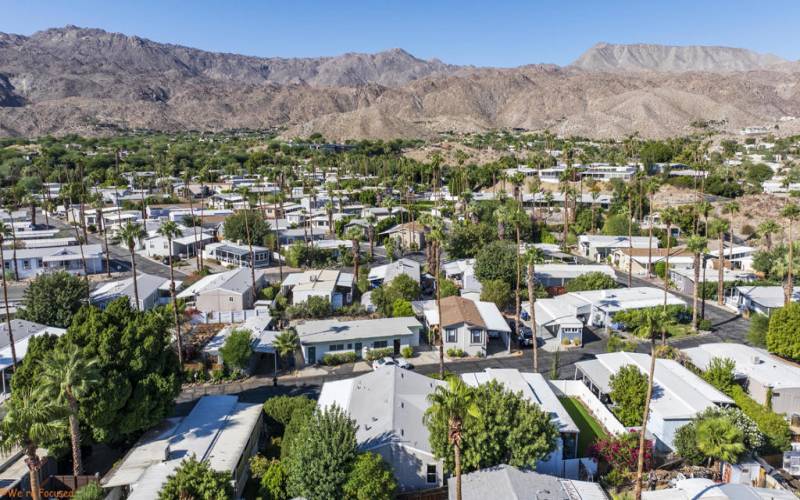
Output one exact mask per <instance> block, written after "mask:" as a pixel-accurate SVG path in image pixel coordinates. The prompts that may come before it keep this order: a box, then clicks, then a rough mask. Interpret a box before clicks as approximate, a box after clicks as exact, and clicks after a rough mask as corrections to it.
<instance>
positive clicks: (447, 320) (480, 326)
mask: <svg viewBox="0 0 800 500" xmlns="http://www.w3.org/2000/svg"><path fill="white" fill-rule="evenodd" d="M440 303H441V311H442V312H441V316H442V317H441V321H440V322H439V323H440V324H441V328H442V329H443V332H444V333H443V339H444V349H445V351H447V350H448V349H461V350H462V351H464V352H465V353H467V354H468V355H470V356H479V355H485V354H486V344H487V342H488V336H489V335H488V331H487V330H488V327H487V325H486V321H484V319H483V316H481V312H480V310H479V309H478V306H477V305H476V304H475V302H474V301H472V300H469V299H465V298H464V297H458V296H455V295H453V296H451V297H447V298H444V299H442V300H441V301H440Z"/></svg>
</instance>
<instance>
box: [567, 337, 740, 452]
mask: <svg viewBox="0 0 800 500" xmlns="http://www.w3.org/2000/svg"><path fill="white" fill-rule="evenodd" d="M628 365H630V366H634V367H636V368H637V369H638V370H639V371H640V372H642V373H643V374H645V375H647V374H648V373H649V370H650V355H649V354H641V353H634V352H611V353H605V354H597V355H595V359H590V360H586V361H578V362H577V363H575V378H576V379H578V380H582V381H583V382H584V383H585V384H586V385H587V386H588V387H589V389H591V390H592V392H593V393H595V395H597V396H598V397H599V398H600V399H601V400H602V401H604V402H607V403H608V402H609V401H611V398H610V394H611V376H612V375H614V374H616V373H617V372H618V371H619V369H620V368H622V367H623V366H628ZM653 387H654V390H653V399H652V401H651V402H650V417H649V420H648V424H647V430H648V431H650V432H652V433H653V435H654V436H655V437H656V446H657V447H658V448H659V449H662V450H672V449H673V447H674V444H673V440H674V439H675V432H676V431H677V430H678V429H679V428H680V427H682V426H684V425H686V424H688V423H689V422H691V421H692V420H693V419H694V418H695V416H696V415H697V414H698V413H701V412H703V411H704V410H706V409H708V408H711V407H714V406H729V405H732V404H733V400H732V399H731V398H729V397H728V396H726V395H725V394H723V393H721V392H720V391H718V390H717V389H715V388H714V387H713V386H711V385H710V384H709V383H707V382H706V381H705V380H703V379H701V378H700V377H698V376H697V375H695V374H694V373H692V372H691V371H689V370H688V369H686V368H685V367H683V366H682V365H681V364H680V363H678V362H676V361H673V360H671V359H657V360H656V369H655V374H654V385H653Z"/></svg>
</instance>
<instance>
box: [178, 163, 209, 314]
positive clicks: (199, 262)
mask: <svg viewBox="0 0 800 500" xmlns="http://www.w3.org/2000/svg"><path fill="white" fill-rule="evenodd" d="M189 181H191V177H190V176H189V170H188V169H187V170H186V171H185V172H184V177H183V188H184V194H185V195H186V199H187V200H189V215H190V216H191V217H192V229H193V230H194V253H195V261H196V262H197V272H198V273H199V272H200V269H201V267H202V266H203V257H202V256H201V255H200V243H199V242H198V238H199V237H200V235H199V234H197V225H196V224H195V223H194V194H192V190H191V189H189ZM201 194H204V193H203V192H202V191H201ZM200 213H201V214H202V212H200ZM202 227H203V225H202V224H200V228H201V230H202ZM169 248H170V253H172V243H170V247H169ZM170 265H171V264H170ZM172 300H173V301H174V300H175V299H174V298H173V299H172Z"/></svg>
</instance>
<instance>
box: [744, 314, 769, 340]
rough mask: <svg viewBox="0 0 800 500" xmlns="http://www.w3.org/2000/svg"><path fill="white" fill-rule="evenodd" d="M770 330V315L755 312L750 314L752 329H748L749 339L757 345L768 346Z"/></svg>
mask: <svg viewBox="0 0 800 500" xmlns="http://www.w3.org/2000/svg"><path fill="white" fill-rule="evenodd" d="M768 330H769V316H767V315H765V314H753V315H752V316H750V329H749V330H748V331H747V341H748V342H749V343H751V344H753V345H754V346H756V347H767V331H768Z"/></svg>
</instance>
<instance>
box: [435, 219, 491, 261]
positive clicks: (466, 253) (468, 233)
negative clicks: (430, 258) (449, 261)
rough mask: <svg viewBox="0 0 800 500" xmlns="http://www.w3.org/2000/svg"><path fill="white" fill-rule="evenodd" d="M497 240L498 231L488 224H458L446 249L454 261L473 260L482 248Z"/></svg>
mask: <svg viewBox="0 0 800 500" xmlns="http://www.w3.org/2000/svg"><path fill="white" fill-rule="evenodd" d="M496 240H497V231H496V229H495V228H494V227H492V226H490V225H489V224H486V223H483V222H481V223H478V224H473V223H466V222H464V223H457V224H455V225H454V226H453V228H452V229H451V231H450V234H449V235H448V237H447V242H446V244H445V249H446V250H447V255H448V256H450V257H451V258H453V259H471V258H474V257H475V256H476V255H478V252H479V251H480V249H481V248H483V247H484V246H486V245H488V244H489V243H492V242H493V241H496Z"/></svg>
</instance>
